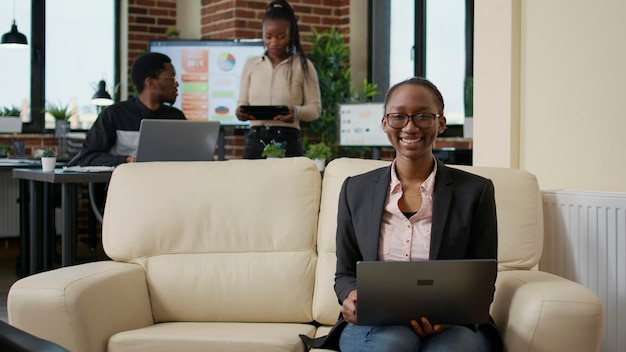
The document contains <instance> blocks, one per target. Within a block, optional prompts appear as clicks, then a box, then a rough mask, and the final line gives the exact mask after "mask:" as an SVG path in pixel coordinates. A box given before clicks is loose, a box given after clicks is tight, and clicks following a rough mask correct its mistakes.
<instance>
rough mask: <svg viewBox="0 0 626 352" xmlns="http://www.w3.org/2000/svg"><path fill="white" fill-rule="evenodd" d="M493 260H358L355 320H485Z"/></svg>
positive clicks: (369, 322)
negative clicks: (424, 318) (423, 317)
mask: <svg viewBox="0 0 626 352" xmlns="http://www.w3.org/2000/svg"><path fill="white" fill-rule="evenodd" d="M497 266H498V265H497V262H496V260H491V259H471V260H430V261H413V262H383V261H376V262H369V261H366V262H358V263H357V292H358V300H357V324H358V325H408V324H409V322H410V321H411V320H418V321H419V318H420V317H422V316H425V317H427V318H428V319H429V321H430V322H431V323H434V324H482V323H486V322H488V320H489V305H490V304H491V301H492V298H493V292H494V283H495V279H496V275H497V269H498V268H497Z"/></svg>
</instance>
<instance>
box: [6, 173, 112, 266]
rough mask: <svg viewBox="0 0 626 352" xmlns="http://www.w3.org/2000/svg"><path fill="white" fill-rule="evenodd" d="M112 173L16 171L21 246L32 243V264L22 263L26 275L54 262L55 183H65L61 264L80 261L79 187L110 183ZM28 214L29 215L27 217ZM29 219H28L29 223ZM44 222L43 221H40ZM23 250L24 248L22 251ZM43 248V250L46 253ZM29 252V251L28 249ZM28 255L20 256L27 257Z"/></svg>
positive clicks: (30, 247)
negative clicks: (77, 220)
mask: <svg viewBox="0 0 626 352" xmlns="http://www.w3.org/2000/svg"><path fill="white" fill-rule="evenodd" d="M111 174H112V171H102V172H64V171H63V169H55V170H54V172H43V171H42V170H41V169H25V168H24V169H22V168H17V169H13V178H16V179H19V180H20V199H28V200H29V202H20V214H24V216H21V217H20V218H21V219H22V220H20V221H21V225H24V226H20V243H22V242H23V243H27V242H28V243H29V245H28V253H29V260H28V263H25V262H26V260H25V259H24V262H23V263H21V265H22V267H23V268H24V269H26V270H24V271H22V274H23V275H25V276H26V275H30V274H34V273H36V272H38V271H41V270H42V269H50V268H48V267H45V266H44V265H47V263H49V262H51V258H49V256H50V251H49V248H53V245H54V236H55V234H54V216H53V210H52V209H51V206H50V205H51V204H50V193H51V188H52V185H53V184H61V265H62V266H68V265H72V264H74V262H75V261H76V186H77V185H78V184H82V183H106V182H108V181H109V179H110V178H111ZM26 214H28V216H25V215H26ZM26 219H28V220H26ZM40 220H41V221H40ZM22 248H23V247H22V246H21V245H20V249H22ZM42 248H43V250H42ZM24 249H26V248H24ZM24 257H25V256H23V255H22V256H20V258H24Z"/></svg>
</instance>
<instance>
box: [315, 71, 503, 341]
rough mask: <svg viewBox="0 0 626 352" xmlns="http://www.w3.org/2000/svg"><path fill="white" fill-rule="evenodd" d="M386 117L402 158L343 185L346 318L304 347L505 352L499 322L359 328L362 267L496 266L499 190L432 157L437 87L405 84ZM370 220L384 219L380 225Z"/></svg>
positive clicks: (340, 292)
mask: <svg viewBox="0 0 626 352" xmlns="http://www.w3.org/2000/svg"><path fill="white" fill-rule="evenodd" d="M384 109H385V115H384V116H383V117H382V121H381V123H382V127H383V130H384V131H385V133H386V134H387V138H388V139H389V141H390V142H391V144H392V146H393V147H394V149H395V151H396V158H395V160H394V161H393V163H392V164H391V165H390V166H386V167H383V168H379V169H376V170H373V171H370V172H367V173H365V174H361V175H358V176H354V177H349V178H347V179H346V180H345V182H344V184H343V186H342V190H341V194H340V196H339V210H338V214H337V239H336V241H337V243H336V244H337V268H336V273H335V292H336V294H337V297H338V298H339V301H340V302H342V307H341V315H340V318H339V321H338V322H337V324H336V325H335V327H334V328H333V330H331V332H330V334H329V335H328V336H326V337H323V338H320V339H318V340H314V341H313V342H311V341H310V340H308V339H306V338H305V341H306V342H309V343H310V344H311V345H314V346H315V347H324V348H334V349H337V348H338V347H340V349H341V351H415V352H417V351H499V350H501V349H502V343H501V341H500V337H499V335H498V332H497V330H496V328H495V324H494V323H493V321H492V320H491V321H490V322H489V323H488V324H482V325H478V326H476V327H475V326H470V327H467V326H462V325H440V324H432V323H431V322H430V321H429V320H428V317H421V319H420V320H419V321H416V320H412V321H411V322H410V325H409V322H407V325H390V326H362V325H357V311H356V307H357V304H358V299H357V290H356V264H357V262H358V261H376V260H381V261H415V260H442V259H497V250H498V242H497V238H498V236H497V225H496V224H497V221H496V206H495V199H494V186H493V183H492V182H491V181H490V180H488V179H485V178H483V177H480V176H477V175H474V174H470V173H467V172H464V171H460V170H458V169H454V168H449V167H447V166H445V165H444V164H443V163H442V162H441V161H439V160H437V159H436V158H435V157H434V155H433V153H432V148H433V144H434V142H435V140H436V138H437V136H438V135H439V134H441V133H442V132H443V131H444V130H445V128H446V118H445V116H444V102H443V97H442V96H441V93H440V92H439V90H438V89H437V87H436V86H435V85H434V84H432V83H431V82H430V81H428V80H426V79H424V78H418V77H415V78H411V79H408V80H406V81H403V82H400V83H398V84H396V85H395V86H393V87H391V88H390V89H389V91H388V93H387V95H386V97H385V104H384ZM363 204H371V206H363ZM370 219H379V220H378V222H377V224H378V226H371V220H370ZM447 219H448V220H447ZM407 229H408V230H407ZM494 284H495V277H494ZM416 299H419V297H417V298H416ZM320 344H321V345H320Z"/></svg>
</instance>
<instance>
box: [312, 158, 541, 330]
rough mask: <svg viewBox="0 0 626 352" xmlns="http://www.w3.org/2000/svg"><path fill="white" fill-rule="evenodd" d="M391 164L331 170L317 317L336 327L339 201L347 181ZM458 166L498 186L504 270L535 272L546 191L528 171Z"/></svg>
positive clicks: (339, 165) (323, 208)
mask: <svg viewBox="0 0 626 352" xmlns="http://www.w3.org/2000/svg"><path fill="white" fill-rule="evenodd" d="M389 164H390V162H389V161H380V160H365V159H354V158H340V159H335V160H333V161H331V162H330V163H329V164H328V166H326V169H325V171H324V179H323V185H322V199H321V205H320V219H319V226H318V233H317V248H318V256H319V259H318V263H317V271H316V273H315V275H316V279H315V291H314V298H313V317H314V318H315V320H316V321H318V322H320V323H322V324H328V325H331V324H334V323H335V321H336V320H337V316H338V314H339V310H340V305H339V302H338V301H337V296H336V295H335V292H334V289H333V284H334V276H335V263H336V257H335V235H336V227H337V203H338V201H339V192H340V191H341V186H342V184H343V181H344V180H345V179H346V178H347V177H349V176H353V175H357V174H361V173H364V172H367V171H370V170H373V169H376V168H379V167H383V166H388V165H389ZM453 167H456V168H459V169H462V170H465V171H468V172H471V173H474V174H478V175H481V176H483V177H486V178H489V179H491V180H492V181H493V183H494V187H495V198H496V211H497V216H498V269H499V270H513V269H532V268H535V267H536V265H537V263H538V262H539V259H540V258H541V253H542V249H543V212H542V203H541V192H540V189H539V185H538V183H537V179H536V178H535V176H534V175H532V174H530V173H529V172H527V171H524V170H516V169H509V168H495V167H472V166H457V165H453Z"/></svg>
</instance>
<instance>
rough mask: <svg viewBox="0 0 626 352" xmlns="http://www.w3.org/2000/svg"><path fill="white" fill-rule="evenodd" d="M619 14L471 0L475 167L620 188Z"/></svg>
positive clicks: (625, 137) (579, 1)
mask: <svg viewBox="0 0 626 352" xmlns="http://www.w3.org/2000/svg"><path fill="white" fill-rule="evenodd" d="M624 13H626V2H624V1H615V0H596V1H588V0H550V1H541V0H524V1H521V0H481V1H477V2H476V4H475V16H476V17H475V19H476V21H475V26H476V27H475V65H476V66H475V94H474V98H475V102H474V105H475V122H474V164H475V165H492V166H507V167H508V166H511V167H519V168H522V169H526V170H528V171H530V172H532V173H534V174H535V175H537V178H538V179H539V183H540V186H541V188H542V189H554V188H572V189H584V190H597V191H617V192H625V191H626V112H625V110H626V44H625V41H624V33H626V21H624V20H623V18H622V16H623V14H624ZM494 29H498V30H500V31H501V32H500V33H495V32H494ZM517 140H519V142H518V141H517Z"/></svg>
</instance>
